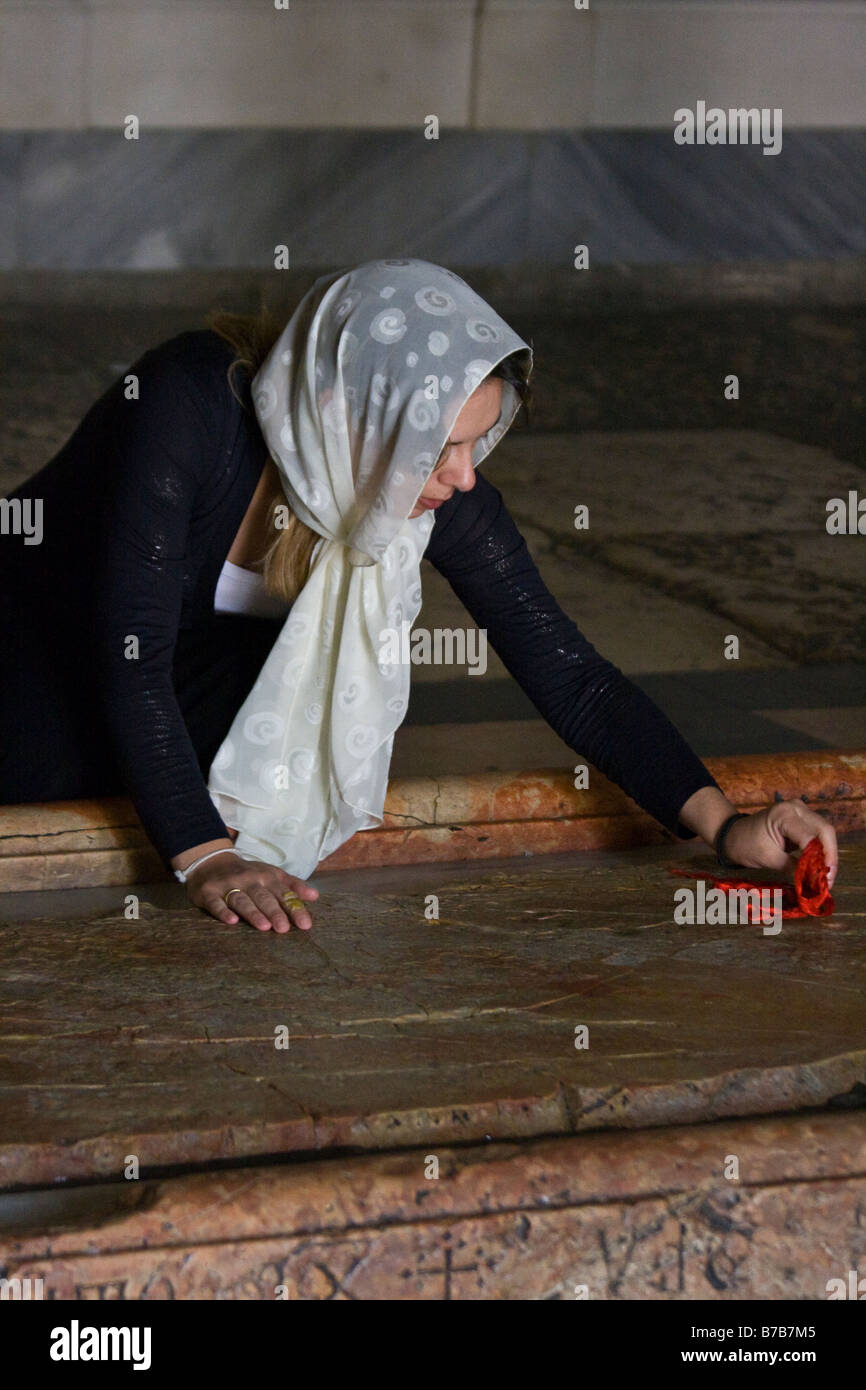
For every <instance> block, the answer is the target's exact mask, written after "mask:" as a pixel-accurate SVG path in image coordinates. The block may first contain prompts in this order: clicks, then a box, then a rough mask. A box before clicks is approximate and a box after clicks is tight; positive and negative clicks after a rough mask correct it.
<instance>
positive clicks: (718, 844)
mask: <svg viewBox="0 0 866 1390" xmlns="http://www.w3.org/2000/svg"><path fill="white" fill-rule="evenodd" d="M748 819H749V816H748V812H747V811H735V812H734V814H733V815H732V816H728V819H727V820H724V821H722V823H721V825H720V826H719V828H718V830H717V831H716V838H715V840H714V841H713V849H714V850H715V851H716V859H717V860H718V861H719V863H720V864H721V866H722V868H723V869H733V868H734V867H735V866H734V865H733V864H732V863H731V861H730V859H728V857H727V855H726V854H725V840H726V839H727V838H728V831H729V830H730V828H731V826H732V825H733V823H734V821H735V820H748Z"/></svg>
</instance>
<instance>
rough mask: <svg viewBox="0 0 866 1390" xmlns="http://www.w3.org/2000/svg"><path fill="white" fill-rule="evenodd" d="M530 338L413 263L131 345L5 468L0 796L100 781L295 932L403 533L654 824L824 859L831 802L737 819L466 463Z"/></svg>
mask: <svg viewBox="0 0 866 1390" xmlns="http://www.w3.org/2000/svg"><path fill="white" fill-rule="evenodd" d="M263 335H264V336H263ZM531 356H532V354H531V351H530V349H529V347H528V346H527V344H526V343H525V342H523V340H522V339H520V338H519V337H518V336H517V334H515V333H514V331H513V330H512V329H511V328H510V327H509V326H508V325H507V324H506V323H505V322H504V321H503V320H502V319H501V318H499V316H498V315H497V314H496V313H495V312H494V311H493V310H492V309H491V308H490V306H489V305H487V304H485V303H484V301H483V300H481V299H480V298H479V297H478V296H477V295H476V294H475V293H474V292H473V291H472V290H471V289H470V288H469V286H468V285H466V284H465V283H464V281H462V280H461V279H460V278H459V277H458V276H456V275H454V274H453V273H452V272H450V271H448V270H444V269H442V268H441V267H438V266H434V265H430V264H429V263H427V262H424V261H417V260H399V261H398V260H386V261H377V262H371V263H369V264H367V265H363V266H360V267H357V268H356V269H354V270H350V271H348V272H338V273H336V274H333V275H329V276H325V277H322V278H321V279H320V280H318V281H317V282H316V284H315V285H314V286H313V287H312V289H311V290H310V291H309V292H308V293H307V294H306V295H305V296H304V298H303V299H302V301H301V303H300V304H299V306H298V308H297V309H296V311H295V313H294V314H293V315H292V317H291V318H290V320H289V322H288V323H287V324H286V326H285V327H284V328H283V330H282V331H281V332H279V331H271V332H270V334H267V332H266V325H265V324H264V322H261V323H259V324H258V325H257V324H255V323H250V322H249V321H244V320H242V319H239V318H237V317H236V316H222V317H219V318H217V319H216V320H215V321H214V326H213V328H209V329H204V330H199V331H195V332H188V333H182V334H180V335H179V336H177V337H176V338H173V339H171V340H170V341H169V342H166V343H163V344H162V345H161V346H160V347H157V348H155V349H152V350H151V351H149V352H146V353H145V354H144V355H143V356H142V357H141V358H140V359H139V361H138V362H137V363H135V364H134V365H133V368H132V369H131V370H130V372H129V373H128V374H127V376H126V377H125V378H123V379H122V380H119V381H118V382H116V383H115V384H114V386H112V387H111V389H110V390H109V391H107V392H106V393H105V395H104V396H103V397H102V398H101V399H100V400H99V401H97V402H96V404H95V405H94V406H93V407H92V408H91V410H90V411H89V412H88V414H87V415H86V416H85V418H84V420H83V421H82V423H81V425H80V426H79V427H78V429H77V430H76V431H75V433H74V434H73V435H72V436H71V438H70V439H69V441H68V442H67V443H66V445H65V446H64V447H63V448H62V449H61V450H60V452H59V453H58V454H57V455H56V457H55V458H54V459H53V460H52V461H51V462H50V463H49V464H48V465H47V466H46V467H45V468H43V469H42V471H41V472H40V473H38V474H37V475H36V476H35V477H33V478H31V479H30V480H29V481H28V482H27V483H26V484H24V485H23V486H22V487H20V488H18V489H17V490H16V492H15V493H14V494H12V496H13V498H17V499H19V500H20V502H21V503H22V504H23V503H25V502H27V501H28V500H29V502H30V503H31V505H34V506H35V505H36V504H37V503H40V502H41V505H42V507H43V533H44V534H43V539H42V541H41V544H38V545H27V544H24V540H23V538H22V536H21V535H5V536H4V537H3V538H2V539H3V543H2V552H0V554H2V568H3V579H4V581H5V582H4V588H5V590H6V592H7V593H9V592H12V593H14V595H15V602H14V605H13V611H12V612H11V613H10V614H9V616H8V617H7V618H6V620H5V632H4V634H3V635H4V639H5V640H4V651H5V653H6V661H5V672H4V677H3V689H2V707H0V717H2V725H0V727H2V730H3V734H4V741H3V747H2V753H0V802H6V803H12V802H27V801H48V800H56V799H68V798H76V797H84V796H99V795H105V794H109V793H118V792H125V793H126V794H128V795H129V796H130V797H131V798H132V800H133V803H134V804H135V807H136V809H137V811H138V814H139V816H140V818H141V821H142V823H143V825H144V827H145V830H146V831H147V833H148V835H149V836H150V838H151V840H152V841H153V843H154V844H155V845H156V847H157V849H158V850H159V851H160V853H161V854H162V856H163V858H164V859H165V860H166V862H167V863H169V864H170V865H171V867H172V868H173V869H174V870H175V872H176V873H177V875H178V877H179V878H181V879H182V880H183V881H185V882H186V885H187V889H188V892H189V896H190V898H191V900H192V902H193V903H195V904H196V905H197V906H198V907H200V908H202V909H204V910H205V911H207V912H209V913H210V914H211V915H212V916H213V917H215V918H217V919H218V920H220V921H223V922H227V923H235V922H238V921H239V920H244V921H246V922H249V923H250V924H252V925H253V926H254V927H257V928H258V929H260V930H262V931H267V930H269V929H271V928H273V929H275V930H276V931H277V932H285V931H288V930H289V928H290V925H291V922H292V921H293V922H294V923H295V925H297V926H298V927H301V928H303V929H307V928H309V926H310V925H311V918H310V913H309V910H308V907H307V906H306V904H308V903H311V902H312V901H314V900H315V898H316V897H317V896H318V893H317V891H316V890H315V889H314V888H313V887H312V886H311V885H309V884H308V883H307V882H306V878H307V877H308V875H309V874H310V872H311V871H312V870H313V869H314V868H315V866H316V864H317V863H318V862H319V860H320V859H322V858H324V857H325V855H327V854H329V853H331V852H332V850H334V849H335V848H336V847H337V846H338V845H339V844H341V843H343V841H344V840H346V839H347V838H348V837H349V836H350V835H352V834H353V833H354V832H355V831H356V830H359V829H364V828H366V827H368V826H372V825H376V824H379V823H381V820H382V808H383V804H384V797H385V790H386V786H387V772H388V766H389V762H390V757H391V749H392V745H393V738H394V732H395V730H396V728H397V727H398V726H399V724H400V723H401V721H402V719H403V717H404V716H405V712H406V706H407V701H408V693H409V670H408V668H407V667H403V666H401V665H399V664H394V663H390V662H389V661H388V660H386V659H385V657H384V656H383V651H382V647H381V635H382V633H383V630H384V629H386V628H389V629H397V630H400V627H401V624H402V623H403V622H408V623H410V624H411V622H412V621H413V620H414V618H415V616H416V615H417V613H418V610H419V607H420V603H421V584H420V561H421V558H422V556H424V557H426V558H427V559H429V560H430V561H431V562H432V563H433V564H434V565H435V566H436V568H437V569H438V570H439V571H440V572H441V573H442V574H444V575H445V577H446V578H447V579H448V580H449V582H450V583H451V585H452V587H453V589H454V591H455V593H456V594H457V596H458V597H459V598H460V599H461V600H462V602H463V603H464V604H465V606H466V608H467V609H468V611H469V613H470V614H471V615H472V617H473V618H474V619H475V621H476V622H477V623H478V625H479V627H481V628H484V629H486V630H487V634H488V638H489V640H490V642H491V643H492V645H493V647H494V649H495V650H496V651H497V652H498V653H499V654H500V656H501V657H502V660H503V661H504V663H505V665H506V666H507V667H508V669H509V670H510V671H511V673H512V674H513V675H514V676H515V678H516V679H517V680H518V681H519V682H520V684H521V686H522V687H523V689H524V690H525V691H526V692H527V694H528V695H529V696H530V698H531V699H532V701H533V702H534V704H535V705H536V707H537V708H538V709H539V711H540V713H541V714H542V715H543V717H544V718H545V719H546V720H547V721H548V723H549V724H550V725H551V727H552V728H553V729H555V730H556V732H557V733H558V734H560V736H561V737H562V738H563V739H564V740H565V741H566V742H567V743H569V744H570V745H571V746H572V747H573V748H574V749H575V750H576V751H577V752H579V753H580V754H581V755H582V756H584V757H587V758H588V759H590V761H591V762H592V763H593V764H594V765H595V766H596V767H598V768H599V769H600V770H601V771H602V772H604V773H605V774H606V775H607V776H608V777H610V778H612V780H614V781H615V782H617V783H618V784H619V785H620V786H622V787H623V788H624V789H625V790H626V791H627V792H628V793H629V795H631V796H632V797H633V798H634V799H635V801H637V802H638V804H639V805H641V806H642V807H644V808H645V809H646V810H647V811H649V812H650V813H651V814H652V815H653V816H655V817H656V819H657V820H659V821H660V822H661V823H662V824H664V825H665V826H667V827H668V828H669V829H670V830H671V831H673V832H674V833H676V834H678V835H680V836H681V837H683V838H691V837H692V836H693V835H694V834H699V835H701V836H702V837H703V838H704V840H706V841H707V843H708V844H711V845H712V844H715V845H716V847H717V850H718V851H719V854H720V858H722V857H723V852H724V855H726V856H727V858H728V861H729V862H732V863H737V864H742V865H747V866H751V867H759V866H764V867H768V868H772V869H782V868H784V867H786V866H787V864H788V852H789V851H791V850H795V849H800V848H802V847H803V846H804V845H805V844H806V843H807V842H808V841H809V840H810V839H811V838H812V837H813V836H815V835H818V836H820V838H821V841H822V844H823V846H824V852H825V858H826V860H827V863H828V866H829V874H830V878H831V881H832V878H833V877H834V876H835V872H836V862H837V853H836V842H835V837H834V834H833V830H832V827H831V826H830V825H829V824H828V823H827V822H825V821H824V820H822V819H821V818H820V817H819V816H816V815H815V814H814V813H813V812H811V811H809V810H808V809H807V808H806V807H805V806H803V804H802V803H801V802H782V803H778V804H775V805H773V806H771V807H769V808H768V809H766V810H762V811H760V812H758V813H756V814H754V815H751V816H739V817H738V816H737V814H736V812H735V808H734V807H733V806H732V805H731V803H730V802H729V801H728V800H727V799H726V797H725V796H724V794H723V792H722V791H721V789H720V788H719V786H718V784H717V783H716V782H715V780H714V779H713V777H712V776H711V775H710V773H709V772H708V771H707V769H706V768H705V767H704V766H703V764H702V763H701V762H700V760H699V759H698V758H697V757H696V756H695V754H694V753H693V752H692V751H691V750H690V749H689V748H688V746H687V745H686V744H685V742H684V740H683V739H682V738H681V736H680V735H679V734H678V733H677V731H676V730H675V729H674V727H673V726H672V725H671V724H670V722H669V721H668V720H667V719H666V717H665V716H664V715H663V714H662V713H661V711H660V710H659V709H658V708H657V707H656V706H655V705H654V704H653V703H652V702H651V701H650V700H649V699H648V698H647V697H646V696H645V695H644V694H643V693H642V692H641V691H640V690H639V689H638V688H637V687H636V686H634V685H633V684H632V683H631V682H630V681H629V680H627V679H626V678H625V676H623V675H622V673H621V672H620V671H618V670H617V669H616V668H615V667H614V666H612V665H611V663H610V662H607V661H605V660H604V659H603V658H602V657H601V656H600V655H599V654H598V653H597V652H596V651H595V649H594V648H593V647H592V646H591V644H590V643H589V642H587V640H586V639H585V638H584V637H583V636H582V634H581V633H580V632H579V631H578V630H577V628H576V627H575V626H574V624H573V623H572V622H571V621H570V620H569V619H568V618H567V617H566V616H565V614H564V613H563V612H562V610H561V609H560V608H559V606H558V605H557V603H556V602H555V600H554V598H553V597H552V596H551V594H550V593H549V592H548V590H547V589H546V587H545V586H544V584H543V582H542V580H541V578H540V576H539V574H538V571H537V570H536V568H535V566H534V564H533V562H532V560H531V559H530V557H529V554H528V551H527V549H526V545H525V542H524V541H523V539H522V537H521V536H520V534H519V533H518V531H517V530H516V528H515V526H514V523H513V521H512V520H511V518H510V517H509V515H508V512H507V510H506V508H505V505H504V503H503V500H502V497H501V495H500V493H499V492H498V491H497V489H496V488H495V487H493V485H492V484H491V483H490V482H488V480H487V479H486V477H485V476H483V475H482V474H481V473H479V472H478V471H477V467H478V465H479V464H480V463H481V461H482V460H483V459H484V458H485V457H486V455H487V454H488V453H489V451H490V450H491V448H492V447H493V446H494V445H495V443H496V442H497V441H498V439H499V438H500V437H501V436H502V434H503V433H504V432H505V430H506V429H507V428H508V426H509V425H510V423H511V421H512V419H513V418H514V415H515V414H516V412H517V410H518V409H519V407H520V404H521V400H522V399H525V397H526V393H527V383H528V378H529V373H530V370H531ZM205 773H207V783H206V781H205ZM720 833H721V834H722V836H723V840H724V843H723V845H722V843H721V842H720V840H719V836H720Z"/></svg>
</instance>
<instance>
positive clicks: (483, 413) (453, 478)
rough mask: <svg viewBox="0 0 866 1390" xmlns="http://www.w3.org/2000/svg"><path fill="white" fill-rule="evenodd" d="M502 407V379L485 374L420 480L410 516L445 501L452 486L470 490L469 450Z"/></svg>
mask: <svg viewBox="0 0 866 1390" xmlns="http://www.w3.org/2000/svg"><path fill="white" fill-rule="evenodd" d="M501 410H502V381H501V378H499V377H495V376H489V377H486V378H485V380H484V381H482V383H481V385H480V386H479V387H478V389H477V390H476V391H473V393H472V395H471V396H470V397H469V399H468V401H467V402H466V404H465V405H464V407H463V409H462V410H461V412H460V414H459V415H458V416H457V419H456V420H455V421H454V428H453V429H452V431H451V435H450V437H449V439H448V441H447V443H446V444H445V447H444V449H443V450H442V453H441V454H440V455H439V459H438V461H437V463H436V466H435V467H434V469H433V472H432V473H431V474H430V476H429V478H428V479H427V481H426V483H425V484H424V491H423V492H422V493H421V495H420V497H419V498H418V501H417V502H416V503H415V506H414V507H413V508H412V510H411V512H410V513H409V516H410V518H411V517H414V516H420V515H421V514H422V512H425V511H427V510H428V509H434V508H436V507H438V506H441V504H442V503H443V502H447V501H448V498H449V497H450V496H451V495H452V494H453V492H454V489H455V488H459V490H460V491H461V492H471V490H472V488H473V487H474V486H475V469H474V467H473V466H472V450H473V448H474V447H475V445H476V444H477V443H478V441H479V439H482V438H483V437H484V435H485V434H487V431H488V430H492V429H493V426H494V425H495V424H496V421H497V420H498V419H499V415H500V412H501Z"/></svg>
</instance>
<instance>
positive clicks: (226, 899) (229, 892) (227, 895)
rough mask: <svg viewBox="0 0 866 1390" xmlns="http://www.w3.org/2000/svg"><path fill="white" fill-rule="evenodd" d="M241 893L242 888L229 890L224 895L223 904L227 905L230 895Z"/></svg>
mask: <svg viewBox="0 0 866 1390" xmlns="http://www.w3.org/2000/svg"><path fill="white" fill-rule="evenodd" d="M243 891H244V890H243V888H230V889H229V891H228V892H227V893H226V894H225V895H224V897H223V902H224V903H228V900H229V898H230V897H231V895H232V893H242V892H243Z"/></svg>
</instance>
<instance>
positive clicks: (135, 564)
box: [92, 349, 318, 931]
mask: <svg viewBox="0 0 866 1390" xmlns="http://www.w3.org/2000/svg"><path fill="white" fill-rule="evenodd" d="M131 371H133V372H134V373H135V375H136V376H137V377H138V398H137V399H134V400H127V399H124V398H122V397H119V399H118V400H117V401H116V402H115V404H114V413H113V421H114V429H113V439H112V441H111V445H110V453H111V465H112V474H111V477H110V479H109V483H108V493H107V496H106V498H105V499H104V501H105V515H104V525H103V537H104V542H103V546H102V549H101V553H100V554H98V555H96V556H94V557H92V558H93V562H94V563H95V565H96V567H97V588H96V592H97V601H96V611H95V613H94V615H93V618H94V628H93V641H94V651H95V654H96V666H97V671H96V675H97V684H98V689H99V692H100V697H101V702H102V703H101V714H102V717H103V719H104V722H105V727H106V730H107V735H108V737H109V739H110V741H111V744H112V748H113V751H114V755H115V759H116V761H117V764H118V767H119V769H120V772H121V775H122V778H123V781H124V785H125V788H126V790H127V793H128V795H129V796H130V798H131V800H132V802H133V804H134V805H135V808H136V811H137V812H138V815H139V818H140V820H141V822H142V825H143V826H144V829H145V831H146V833H147V835H148V837H149V838H150V839H151V841H152V842H153V844H154V845H155V846H156V848H157V850H158V851H159V853H160V854H161V855H162V857H163V859H164V860H165V861H166V862H167V863H170V864H171V865H172V867H173V868H180V869H183V868H184V867H185V865H187V864H190V863H192V862H193V861H194V860H195V859H197V858H199V857H200V856H201V855H202V854H205V853H208V852H209V850H210V849H212V848H226V849H228V848H231V839H230V838H229V836H228V831H227V828H226V826H225V824H224V822H223V820H222V818H221V816H220V815H219V813H218V811H217V809H216V807H215V806H214V804H213V801H212V800H211V797H210V793H209V792H208V789H207V786H206V784H205V780H204V778H203V776H202V773H201V769H200V767H199V763H198V758H197V755H196V752H195V749H194V747H193V744H192V740H191V739H190V736H189V732H188V730H187V727H186V724H185V721H184V718H183V714H182V712H181V709H180V706H179V704H178V701H177V697H176V695H175V691H174V682H173V658H174V650H175V645H176V642H177V634H178V626H179V621H180V613H181V605H182V598H183V574H184V564H185V560H186V556H187V551H188V537H189V529H190V523H191V519H192V515H193V509H194V504H195V500H196V497H197V495H198V493H199V490H200V489H201V488H203V487H205V486H207V481H208V476H207V475H208V470H209V469H212V468H213V459H214V457H215V447H216V446H218V440H217V439H215V438H214V430H215V428H216V427H217V426H218V419H219V411H218V409H217V408H211V409H210V410H209V409H208V399H207V393H206V390H205V391H203V390H202V388H201V387H200V386H199V385H198V383H197V382H196V381H195V380H194V379H193V377H192V375H191V374H190V373H189V372H187V371H186V369H185V368H184V366H183V364H182V363H180V362H178V361H177V360H176V359H174V358H172V357H171V356H170V355H166V354H165V353H160V350H159V349H156V350H154V351H153V352H151V353H145V354H144V356H143V357H142V358H140V359H139V361H138V362H136V363H135V364H134V365H133V367H132V368H131ZM215 422H216V423H215ZM94 505H99V499H94ZM228 877H231V882H230V883H226V882H225V881H226V879H227V878H228ZM296 885H298V886H297V887H296ZM234 886H239V887H240V886H243V887H244V892H245V895H246V896H245V898H243V899H241V898H240V896H238V897H235V898H234V899H233V901H234V903H235V905H236V906H237V907H238V908H240V909H241V912H242V914H243V916H244V918H245V919H246V920H247V921H251V922H252V923H253V925H256V926H260V927H262V928H263V929H266V928H267V926H270V925H273V926H274V927H275V928H276V929H277V930H282V931H286V930H288V927H289V922H288V919H287V918H286V915H285V912H284V911H283V908H282V907H281V906H280V903H279V901H278V896H277V894H278V892H280V891H287V889H289V887H291V890H292V891H294V892H297V895H298V896H299V897H304V898H307V899H309V900H312V898H313V897H316V896H318V894H317V893H316V890H315V889H312V888H310V887H309V886H308V885H306V884H305V883H304V882H303V880H300V879H296V878H292V877H291V876H290V875H287V874H285V873H284V872H283V870H281V869H277V868H276V867H275V866H274V865H269V864H259V863H256V864H255V865H253V864H251V863H248V862H247V861H244V860H241V859H240V858H239V857H238V856H237V855H234V854H222V855H219V856H218V857H215V858H213V859H209V860H208V861H207V864H205V865H202V867H201V869H199V870H196V871H194V872H193V874H191V876H190V880H189V885H188V890H189V893H190V897H191V898H192V900H193V901H194V902H195V903H196V905H197V906H200V907H204V908H206V910H207V911H210V912H211V913H212V915H214V916H217V917H219V918H220V920H222V921H225V922H236V921H237V920H238V914H237V913H236V912H234V911H231V910H229V909H228V908H226V905H225V903H224V902H222V895H223V893H225V892H226V891H228V887H234ZM302 890H303V891H302ZM250 894H253V896H252V897H251V896H250ZM214 909H216V910H214ZM304 918H308V914H307V913H306V912H305V911H304V912H301V911H300V910H298V911H297V912H296V913H295V916H294V920H295V921H296V923H297V925H298V926H302V925H306V924H307V923H305V922H304Z"/></svg>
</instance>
